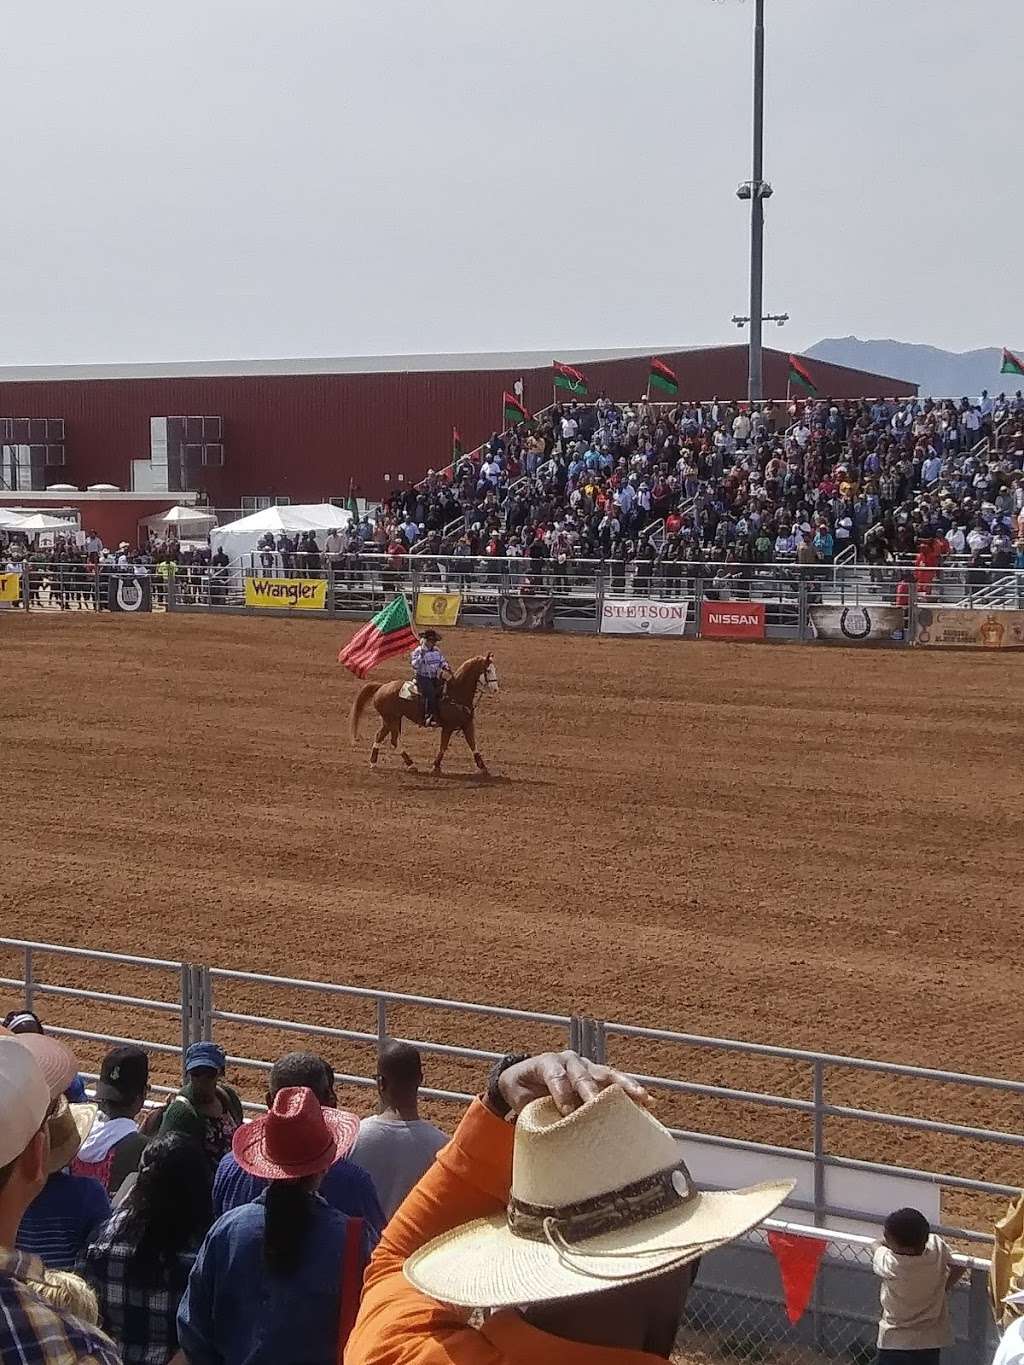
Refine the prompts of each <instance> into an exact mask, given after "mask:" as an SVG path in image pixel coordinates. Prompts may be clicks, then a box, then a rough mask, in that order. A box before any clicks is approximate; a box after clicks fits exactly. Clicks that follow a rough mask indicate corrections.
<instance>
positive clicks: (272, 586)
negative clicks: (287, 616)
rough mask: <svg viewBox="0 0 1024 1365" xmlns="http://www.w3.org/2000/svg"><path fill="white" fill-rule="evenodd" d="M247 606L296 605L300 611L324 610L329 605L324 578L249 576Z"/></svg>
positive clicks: (246, 596)
mask: <svg viewBox="0 0 1024 1365" xmlns="http://www.w3.org/2000/svg"><path fill="white" fill-rule="evenodd" d="M245 605H246V606H247V607H295V608H297V609H298V610H299V611H323V610H324V608H325V607H326V606H327V580H326V579H324V578H247V579H246V580H245Z"/></svg>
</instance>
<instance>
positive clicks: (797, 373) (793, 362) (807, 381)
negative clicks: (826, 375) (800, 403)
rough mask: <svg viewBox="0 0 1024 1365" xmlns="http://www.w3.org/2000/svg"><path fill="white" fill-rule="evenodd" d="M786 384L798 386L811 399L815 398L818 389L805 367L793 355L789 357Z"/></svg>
mask: <svg viewBox="0 0 1024 1365" xmlns="http://www.w3.org/2000/svg"><path fill="white" fill-rule="evenodd" d="M786 382H787V383H788V384H799V385H800V387H801V388H802V389H803V390H804V392H805V393H809V394H810V395H811V397H812V398H817V396H818V389H817V386H816V385H815V383H814V380H813V379H812V378H811V376H810V374H808V372H807V366H806V365H804V364H803V362H802V361H800V360H798V359H797V358H796V356H795V355H791V356H790V357H789V375H788V377H787V380H786Z"/></svg>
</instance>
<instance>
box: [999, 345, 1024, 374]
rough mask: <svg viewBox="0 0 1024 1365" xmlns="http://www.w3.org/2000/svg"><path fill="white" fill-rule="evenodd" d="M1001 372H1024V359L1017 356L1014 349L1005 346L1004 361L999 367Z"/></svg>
mask: <svg viewBox="0 0 1024 1365" xmlns="http://www.w3.org/2000/svg"><path fill="white" fill-rule="evenodd" d="M999 373H1000V374H1024V360H1021V358H1020V356H1016V355H1014V354H1013V352H1012V351H1008V350H1007V349H1006V347H1005V346H1004V347H1003V363H1002V365H1001V366H1000V367H999Z"/></svg>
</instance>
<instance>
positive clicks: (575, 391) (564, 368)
mask: <svg viewBox="0 0 1024 1365" xmlns="http://www.w3.org/2000/svg"><path fill="white" fill-rule="evenodd" d="M552 369H553V370H554V372H555V388H556V389H566V390H567V391H568V392H569V393H571V394H572V395H573V397H574V398H586V396H587V393H588V389H587V381H586V379H585V378H584V377H583V375H582V374H581V373H580V372H579V370H577V369H574V368H573V366H572V365H563V364H562V362H561V361H560V360H556V361H554V363H553V365H552Z"/></svg>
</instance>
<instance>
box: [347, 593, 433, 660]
mask: <svg viewBox="0 0 1024 1365" xmlns="http://www.w3.org/2000/svg"><path fill="white" fill-rule="evenodd" d="M419 642H420V637H419V636H418V635H417V634H416V632H415V630H414V629H413V625H412V617H411V616H410V615H409V603H408V602H407V601H406V600H405V598H404V597H403V596H402V594H401V593H399V595H398V596H397V597H395V598H392V600H391V601H390V602H389V603H388V604H387V606H386V607H384V608H383V610H381V611H379V612H378V613H377V615H376V616H374V617H371V619H370V620H369V621H367V623H366V625H365V626H361V627H360V629H359V630H357V631H356V633H355V635H353V636H352V639H351V640H349V642H348V644H347V645H344V646H343V647H342V649H341V650H340V652H339V654H338V663H339V664H344V665H345V667H346V668H347V669H348V671H349V672H350V673H354V674H355V675H356V677H357V678H365V677H366V675H367V673H369V671H370V669H371V668H376V667H377V665H378V664H379V663H383V662H384V660H385V659H393V658H394V656H395V655H396V654H404V653H405V651H406V650H407V649H415V647H416V646H417V645H418V644H419Z"/></svg>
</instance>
